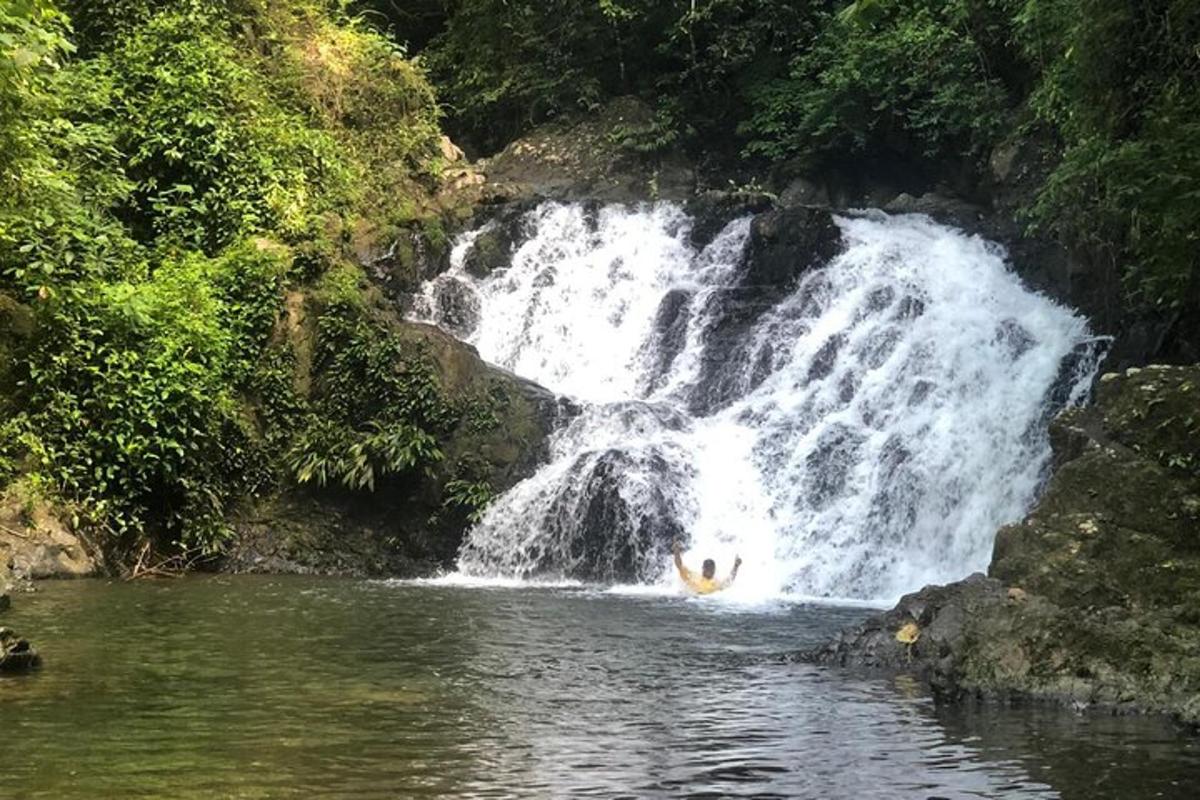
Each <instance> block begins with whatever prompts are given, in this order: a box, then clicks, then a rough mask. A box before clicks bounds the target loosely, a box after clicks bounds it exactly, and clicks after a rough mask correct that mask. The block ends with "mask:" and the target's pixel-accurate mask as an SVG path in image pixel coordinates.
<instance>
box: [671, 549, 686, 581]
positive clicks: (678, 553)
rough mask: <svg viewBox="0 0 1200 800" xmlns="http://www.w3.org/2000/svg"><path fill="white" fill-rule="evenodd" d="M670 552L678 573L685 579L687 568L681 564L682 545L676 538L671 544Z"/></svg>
mask: <svg viewBox="0 0 1200 800" xmlns="http://www.w3.org/2000/svg"><path fill="white" fill-rule="evenodd" d="M671 553H672V554H674V556H675V569H676V570H678V571H679V575H680V577H681V578H683V579H684V580H685V581H686V580H687V579H688V568H687V567H685V566H684V565H683V545H681V544H680V543H679V540H678V539H676V540H675V541H674V542H673V543H672V544H671Z"/></svg>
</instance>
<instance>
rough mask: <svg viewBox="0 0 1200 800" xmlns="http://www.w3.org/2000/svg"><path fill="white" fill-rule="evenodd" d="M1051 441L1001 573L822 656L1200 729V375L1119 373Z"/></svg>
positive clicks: (863, 629)
mask: <svg viewBox="0 0 1200 800" xmlns="http://www.w3.org/2000/svg"><path fill="white" fill-rule="evenodd" d="M1051 433H1052V437H1053V442H1054V453H1055V463H1056V466H1057V471H1056V473H1055V475H1054V477H1053V478H1052V479H1051V481H1050V483H1049V485H1048V486H1047V489H1046V492H1045V495H1044V496H1043V498H1042V500H1041V502H1039V503H1038V505H1037V506H1036V508H1034V510H1033V511H1032V512H1031V513H1030V514H1029V516H1028V517H1026V519H1025V520H1023V521H1022V522H1020V523H1018V524H1016V525H1010V526H1008V527H1006V528H1004V529H1002V530H1001V531H1000V532H999V534H998V535H997V537H996V544H995V551H994V554H993V559H992V564H991V567H990V568H989V577H984V576H982V575H976V576H972V577H971V578H968V579H966V580H964V581H960V582H958V583H955V584H950V585H948V586H943V587H926V588H925V589H923V590H921V591H920V592H916V593H914V594H911V595H908V596H906V597H904V598H903V599H902V600H901V601H900V603H899V604H898V605H897V606H896V608H894V609H893V610H891V611H889V612H887V613H885V614H883V615H880V616H878V617H874V618H872V619H870V620H868V621H867V622H866V623H864V624H863V625H862V626H860V627H859V628H857V629H854V630H851V631H848V632H846V633H844V634H843V635H842V636H841V637H840V638H839V639H838V640H836V641H835V642H832V643H830V644H829V645H827V646H826V647H824V648H822V649H821V650H819V651H817V652H814V653H809V654H807V656H806V657H807V658H810V659H812V660H815V661H818V662H822V663H826V664H832V665H838V666H858V667H868V668H884V669H892V670H905V671H912V672H916V673H918V674H920V675H922V676H923V677H925V678H926V679H928V680H929V681H930V683H931V684H932V686H933V687H934V689H935V690H936V691H938V692H939V693H941V694H943V695H945V696H949V697H962V696H974V695H979V696H985V697H1027V698H1037V699H1046V700H1052V701H1057V702H1063V703H1069V704H1073V705H1075V706H1076V707H1086V706H1091V705H1097V706H1101V707H1105V708H1112V709H1118V710H1136V711H1161V712H1169V713H1172V714H1175V715H1177V716H1179V717H1180V718H1182V719H1184V720H1186V721H1188V722H1191V723H1200V367H1163V366H1152V367H1147V368H1145V369H1141V370H1138V369H1130V370H1127V371H1126V372H1124V373H1112V374H1109V375H1106V376H1104V378H1102V379H1101V382H1100V386H1099V389H1098V393H1097V399H1096V403H1095V405H1094V406H1093V407H1090V408H1085V409H1074V410H1071V411H1069V412H1067V413H1065V414H1064V415H1063V416H1061V417H1060V418H1059V419H1058V420H1056V421H1055V422H1054V423H1053V426H1052V428H1051ZM910 625H911V626H914V627H906V626H910Z"/></svg>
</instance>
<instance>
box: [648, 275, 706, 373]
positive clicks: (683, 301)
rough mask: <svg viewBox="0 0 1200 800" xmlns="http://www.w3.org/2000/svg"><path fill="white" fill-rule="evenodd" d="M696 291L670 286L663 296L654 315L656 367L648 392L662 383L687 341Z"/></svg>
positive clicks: (653, 351) (653, 350)
mask: <svg viewBox="0 0 1200 800" xmlns="http://www.w3.org/2000/svg"><path fill="white" fill-rule="evenodd" d="M693 296H694V293H693V292H691V291H689V290H686V289H671V290H670V291H668V292H667V293H666V294H665V295H663V299H662V301H661V302H660V303H659V306H658V313H657V315H656V316H655V318H654V346H652V347H651V348H650V352H651V353H653V354H654V369H653V371H652V373H651V375H652V377H651V379H650V383H649V386H648V387H646V388H647V390H648V391H647V394H649V393H651V392H653V391H654V390H655V389H657V388H659V387H660V386H661V385H662V380H663V378H664V376H666V375H667V373H668V372H669V371H670V369H671V365H672V364H673V363H674V362H675V359H676V358H677V357H678V356H679V354H680V353H681V352H683V348H684V345H686V344H687V332H688V324H689V322H690V319H689V315H688V309H689V307H690V304H691V302H692V297H693Z"/></svg>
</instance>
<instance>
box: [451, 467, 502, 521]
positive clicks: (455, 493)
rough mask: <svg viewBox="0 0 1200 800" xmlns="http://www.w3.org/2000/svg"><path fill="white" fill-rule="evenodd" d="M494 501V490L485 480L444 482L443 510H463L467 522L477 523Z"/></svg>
mask: <svg viewBox="0 0 1200 800" xmlns="http://www.w3.org/2000/svg"><path fill="white" fill-rule="evenodd" d="M494 499H496V490H495V489H493V488H492V485H491V484H490V483H489V482H488V481H486V480H463V479H461V478H455V479H454V480H451V481H447V482H446V500H445V502H444V503H443V506H444V507H445V508H458V509H462V510H465V511H466V513H467V521H468V522H471V523H476V522H479V521H480V520H481V519H483V512H484V511H486V510H487V507H488V506H489V505H491V504H492V501H493V500H494Z"/></svg>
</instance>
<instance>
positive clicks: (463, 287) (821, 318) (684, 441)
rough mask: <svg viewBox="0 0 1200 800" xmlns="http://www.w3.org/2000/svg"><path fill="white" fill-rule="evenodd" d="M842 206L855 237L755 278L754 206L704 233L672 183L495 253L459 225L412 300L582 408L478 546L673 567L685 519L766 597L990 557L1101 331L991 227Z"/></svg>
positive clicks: (636, 572) (535, 228)
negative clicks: (779, 277)
mask: <svg viewBox="0 0 1200 800" xmlns="http://www.w3.org/2000/svg"><path fill="white" fill-rule="evenodd" d="M835 221H836V225H837V228H838V229H840V235H841V244H840V248H841V250H840V254H838V255H836V256H835V257H833V258H832V259H831V260H830V261H828V263H825V264H823V265H817V266H816V267H813V268H810V269H807V270H805V271H802V272H800V274H799V277H798V279H797V280H796V281H794V282H793V283H791V284H788V285H785V286H782V287H776V290H775V291H769V292H764V291H760V289H761V287H757V286H755V285H753V284H748V267H747V257H746V251H747V242H748V239H749V238H750V235H751V220H750V219H749V218H745V219H740V220H735V221H733V222H731V223H729V224H728V225H727V226H726V227H725V228H724V230H722V231H721V232H720V233H719V235H717V236H716V238H715V239H713V240H712V241H711V242H710V243H708V244H707V245H706V246H705V247H703V248H702V249H698V248H696V247H694V246H693V245H692V244H691V232H692V220H691V219H689V218H688V217H687V215H685V214H684V212H683V211H682V210H680V209H679V208H677V207H675V206H672V205H669V204H656V205H653V206H644V207H641V208H637V209H629V208H625V207H621V206H611V207H606V208H601V209H596V208H592V207H587V206H581V205H562V204H554V203H547V204H544V205H542V206H540V207H539V208H537V209H536V210H534V211H532V212H529V214H528V215H527V217H526V218H525V219H524V220H523V228H524V239H523V242H522V243H521V244H520V246H519V248H518V249H516V250H515V252H514V254H513V257H512V262H511V265H510V266H509V267H507V268H505V269H500V270H497V271H495V272H493V273H491V274H489V275H486V276H484V277H476V276H472V275H471V274H469V273H468V272H467V271H466V269H464V260H465V255H466V253H467V252H468V251H469V249H470V248H471V247H472V246H473V242H474V241H475V237H476V236H478V235H480V232H479V231H476V232H474V233H472V234H467V235H466V236H464V237H462V238H461V239H460V240H459V242H458V244H457V246H456V248H455V250H454V253H453V257H452V266H451V269H450V270H449V272H447V273H445V274H443V275H442V276H440V277H438V278H437V279H435V280H434V281H431V282H430V283H428V284H426V285H425V287H423V290H422V294H421V295H420V296H419V297H418V298H416V303H415V311H414V313H415V314H416V315H417V316H421V317H424V318H427V319H432V320H433V321H435V322H439V323H441V324H444V325H447V327H451V328H453V329H455V330H456V332H457V333H458V334H459V335H461V336H463V337H464V338H466V339H467V340H468V341H469V342H471V343H472V344H473V345H475V346H476V347H477V348H478V349H479V351H480V354H481V355H482V356H483V357H484V358H485V359H487V360H489V361H492V362H494V363H497V364H499V365H501V366H503V367H505V368H507V369H509V370H512V371H513V372H515V373H517V374H519V375H521V376H523V377H526V378H530V379H532V380H535V381H537V382H539V383H541V384H543V385H545V386H546V387H548V388H550V389H552V390H554V391H557V392H559V393H562V394H565V395H569V396H571V397H572V398H574V399H575V400H576V401H577V402H578V403H579V404H580V405H581V407H582V411H581V413H580V414H578V415H577V416H576V417H575V418H574V419H572V420H571V421H570V422H569V423H567V424H566V425H565V426H564V427H563V428H562V429H561V430H560V431H558V432H557V433H556V434H555V436H554V437H553V440H552V442H551V448H550V449H551V454H550V459H549V461H548V462H547V463H546V464H544V465H543V466H542V467H541V468H540V469H539V470H538V471H537V472H536V474H534V475H533V476H532V477H530V478H528V479H527V480H525V481H523V482H521V483H519V484H518V485H517V486H515V487H513V488H512V489H511V490H509V491H508V492H506V493H505V494H504V495H502V496H501V497H500V498H498V499H497V501H496V502H495V503H494V504H493V505H492V507H491V508H490V509H489V510H488V511H487V513H486V515H485V517H484V519H483V520H482V521H481V522H480V523H479V524H478V525H477V526H476V527H475V528H474V529H473V530H471V531H470V532H469V534H468V537H467V540H466V542H465V544H464V546H463V548H462V551H461V554H460V561H459V569H460V570H461V571H462V572H464V573H466V574H469V575H490V576H506V577H510V578H511V577H517V578H526V577H534V576H538V577H548V578H562V577H566V578H580V579H584V580H597V581H608V582H619V581H636V582H641V583H654V582H667V581H669V580H670V573H669V564H670V556H669V546H670V542H671V540H672V539H673V538H676V537H678V538H680V539H682V540H683V541H684V542H685V543H686V544H687V547H688V550H689V558H691V557H694V558H697V559H698V558H703V557H707V556H709V555H711V556H712V557H713V558H716V559H717V561H718V564H719V568H720V569H721V570H724V569H726V568H727V567H728V563H729V562H730V561H731V560H732V558H733V555H734V553H735V552H736V553H738V554H740V555H741V557H742V558H743V560H744V562H745V563H744V566H743V568H742V577H741V578H740V579H739V583H740V584H742V585H741V587H740V590H741V591H743V592H749V593H753V594H755V595H759V596H770V595H778V594H794V595H802V596H823V597H840V598H860V599H871V600H883V601H887V600H891V599H894V598H895V597H897V596H898V595H899V594H901V593H903V592H905V591H909V590H912V589H914V588H916V587H919V586H921V585H923V584H925V583H931V582H945V581H947V580H953V579H956V578H959V577H962V576H964V575H965V574H967V573H969V572H972V571H975V570H980V569H985V568H986V566H987V563H988V560H989V557H990V550H991V544H992V539H993V535H994V534H995V532H996V530H997V529H998V528H999V527H1000V526H1001V525H1003V524H1005V523H1007V522H1012V521H1015V520H1017V519H1019V518H1020V517H1021V516H1022V515H1023V513H1024V512H1025V511H1026V510H1027V509H1028V507H1029V506H1030V504H1031V503H1032V501H1033V500H1034V497H1035V493H1036V492H1037V489H1038V487H1039V485H1040V483H1041V481H1043V480H1044V478H1045V470H1046V469H1047V465H1048V461H1049V455H1050V451H1049V445H1048V440H1047V434H1046V426H1047V423H1048V421H1049V418H1050V416H1051V415H1052V414H1053V413H1056V412H1057V411H1058V410H1059V409H1061V408H1062V407H1063V406H1064V405H1066V404H1070V403H1076V402H1079V401H1080V400H1082V399H1083V396H1084V393H1085V392H1086V390H1087V387H1088V386H1089V385H1090V381H1091V378H1092V376H1093V373H1094V370H1095V368H1096V364H1097V361H1098V353H1097V352H1096V351H1097V349H1098V348H1097V346H1096V345H1095V339H1093V338H1092V337H1091V336H1090V334H1089V331H1088V329H1087V325H1086V322H1085V321H1084V320H1083V319H1082V318H1080V317H1078V316H1076V315H1074V314H1072V313H1071V312H1070V311H1069V310H1068V309H1065V308H1063V307H1061V306H1059V305H1056V304H1055V303H1054V302H1052V301H1051V300H1049V299H1048V298H1046V297H1044V296H1042V295H1039V294H1035V293H1033V292H1030V291H1029V290H1027V289H1026V288H1024V287H1023V286H1022V285H1021V283H1020V281H1019V280H1018V279H1017V277H1016V276H1015V275H1013V274H1012V273H1011V272H1010V271H1009V270H1008V268H1007V267H1006V264H1005V261H1004V252H1003V250H1002V248H1000V247H999V246H997V245H995V244H992V243H989V242H987V241H984V240H982V239H979V238H978V237H973V236H968V235H966V234H963V233H961V232H959V231H956V230H954V229H951V228H947V227H944V226H941V225H938V224H936V223H934V222H932V221H930V220H929V219H928V218H925V217H921V216H898V217H893V216H887V215H884V214H882V213H879V212H873V213H866V214H862V215H857V216H844V217H837V218H835ZM448 310H452V311H454V312H455V313H453V314H450V313H449V311H448ZM451 317H452V318H451ZM735 588H737V587H735Z"/></svg>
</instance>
